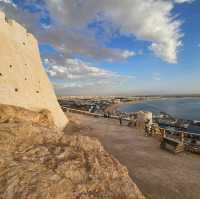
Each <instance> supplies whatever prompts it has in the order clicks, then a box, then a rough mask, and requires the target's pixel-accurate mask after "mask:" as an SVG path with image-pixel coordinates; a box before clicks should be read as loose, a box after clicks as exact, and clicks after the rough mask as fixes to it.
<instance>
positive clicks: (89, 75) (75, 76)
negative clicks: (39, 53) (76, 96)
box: [44, 59, 135, 88]
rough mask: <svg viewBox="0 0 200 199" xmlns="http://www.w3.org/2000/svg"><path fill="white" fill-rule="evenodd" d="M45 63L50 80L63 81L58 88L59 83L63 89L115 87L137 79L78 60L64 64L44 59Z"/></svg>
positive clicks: (65, 61) (68, 60) (67, 60)
mask: <svg viewBox="0 0 200 199" xmlns="http://www.w3.org/2000/svg"><path fill="white" fill-rule="evenodd" d="M44 63H45V64H46V65H47V68H48V69H47V73H48V75H49V76H50V78H51V79H52V80H53V81H54V82H57V81H61V85H62V86H58V85H60V84H58V83H56V85H57V86H58V87H62V88H68V87H70V88H71V87H79V88H82V87H86V86H94V87H95V86H97V85H111V84H112V85H114V84H120V83H121V82H124V81H127V80H128V79H130V78H135V77H134V76H123V75H119V74H117V73H114V72H111V71H108V70H104V69H101V68H98V67H95V66H92V65H91V64H90V63H86V62H83V61H81V60H78V59H65V60H64V61H63V63H62V64H61V63H57V62H56V60H53V59H52V60H49V59H44Z"/></svg>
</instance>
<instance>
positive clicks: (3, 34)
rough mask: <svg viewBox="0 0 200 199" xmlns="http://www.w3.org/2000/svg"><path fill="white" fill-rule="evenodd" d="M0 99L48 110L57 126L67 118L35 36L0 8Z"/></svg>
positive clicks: (8, 102) (65, 121) (11, 103)
mask: <svg viewBox="0 0 200 199" xmlns="http://www.w3.org/2000/svg"><path fill="white" fill-rule="evenodd" d="M0 103H2V104H9V105H16V106H20V107H24V108H28V109H30V110H34V111H40V110H41V109H48V110H49V111H51V113H52V115H53V118H54V122H55V124H56V126H57V127H59V128H63V127H64V126H65V125H66V124H67V122H68V120H67V118H66V117H65V115H64V113H63V112H62V110H61V109H60V107H59V104H58V102H57V98H56V96H55V94H54V90H53V88H52V85H51V83H50V82H49V80H48V77H47V75H46V73H45V71H44V68H43V66H42V63H41V59H40V54H39V49H38V43H37V40H36V39H35V37H34V36H33V35H32V34H30V33H27V31H26V29H25V28H24V27H22V26H21V25H19V24H18V23H16V22H15V21H13V20H8V19H7V18H6V17H5V14H4V13H2V12H0Z"/></svg>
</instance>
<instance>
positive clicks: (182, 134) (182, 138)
mask: <svg viewBox="0 0 200 199" xmlns="http://www.w3.org/2000/svg"><path fill="white" fill-rule="evenodd" d="M181 142H182V143H184V132H181Z"/></svg>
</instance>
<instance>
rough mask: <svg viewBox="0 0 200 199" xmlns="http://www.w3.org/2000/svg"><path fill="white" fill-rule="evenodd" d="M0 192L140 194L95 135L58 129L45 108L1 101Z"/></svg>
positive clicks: (71, 197)
mask: <svg viewBox="0 0 200 199" xmlns="http://www.w3.org/2000/svg"><path fill="white" fill-rule="evenodd" d="M27 118H28V119H27ZM44 124H45V125H44ZM0 198H3V199H4V198H5V199H17V198H20V199H36V198H37V199H38V198H41V199H57V198H58V199H78V198H80V199H90V198H91V199H125V198H127V199H134V198H137V199H142V198H144V197H143V195H142V194H141V192H140V191H139V189H138V188H137V186H136V185H135V184H134V183H133V182H132V180H131V178H130V177H129V176H128V171H127V169H126V168H125V167H124V166H122V165H121V164H120V163H119V162H118V161H117V160H116V159H115V158H113V157H112V156H111V155H110V154H108V153H107V152H106V151H105V150H104V148H103V147H102V145H101V144H100V143H99V141H98V140H96V139H93V138H89V137H84V136H69V135H65V134H64V133H63V132H61V131H58V130H57V129H56V128H55V127H54V125H53V123H52V118H51V114H50V113H49V112H48V111H43V112H40V113H37V112H33V111H29V110H26V109H22V108H19V107H14V106H7V105H0Z"/></svg>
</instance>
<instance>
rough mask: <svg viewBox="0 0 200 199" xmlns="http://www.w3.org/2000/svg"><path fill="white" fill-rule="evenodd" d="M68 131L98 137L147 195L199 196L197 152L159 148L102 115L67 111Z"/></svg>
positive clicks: (158, 198)
mask: <svg viewBox="0 0 200 199" xmlns="http://www.w3.org/2000/svg"><path fill="white" fill-rule="evenodd" d="M67 115H68V117H69V118H71V120H72V121H77V122H76V124H75V123H74V122H71V123H70V124H69V125H68V127H67V128H66V129H65V132H66V133H68V134H81V135H88V136H92V137H96V138H98V139H99V140H100V141H101V143H102V144H103V146H104V147H105V149H106V150H107V151H108V152H109V153H111V154H112V155H113V156H115V157H116V158H117V159H118V160H119V161H120V162H121V163H122V164H123V165H125V166H126V167H127V168H128V170H129V174H130V176H131V178H132V179H133V181H134V182H135V183H136V184H137V185H138V187H139V188H140V190H141V191H142V192H143V194H144V195H145V196H146V198H147V199H198V198H200V156H199V155H195V154H191V153H181V154H178V155H173V154H171V153H168V152H167V151H164V150H161V149H160V148H159V144H160V143H159V141H158V140H156V139H155V138H152V137H145V136H144V133H143V132H141V131H139V130H137V129H133V128H130V127H127V126H126V124H124V126H120V125H119V122H118V121H116V120H112V119H106V118H93V117H90V116H85V115H78V114H72V113H68V114H67Z"/></svg>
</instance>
